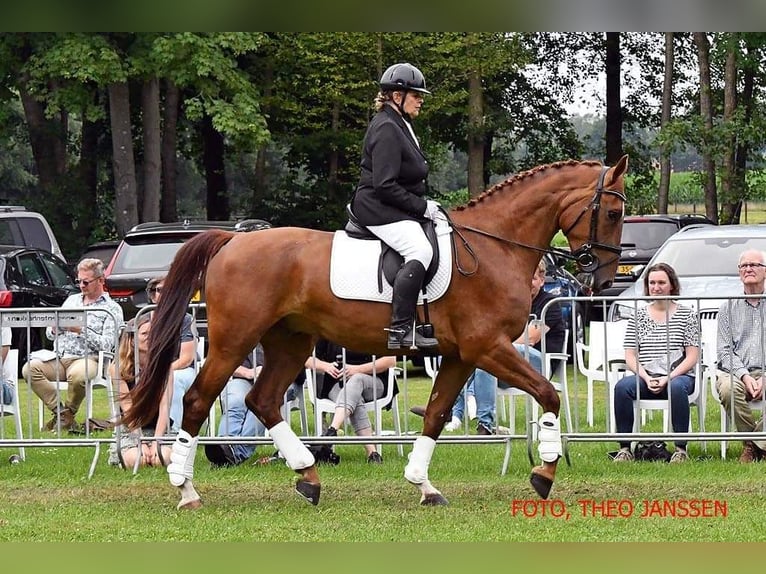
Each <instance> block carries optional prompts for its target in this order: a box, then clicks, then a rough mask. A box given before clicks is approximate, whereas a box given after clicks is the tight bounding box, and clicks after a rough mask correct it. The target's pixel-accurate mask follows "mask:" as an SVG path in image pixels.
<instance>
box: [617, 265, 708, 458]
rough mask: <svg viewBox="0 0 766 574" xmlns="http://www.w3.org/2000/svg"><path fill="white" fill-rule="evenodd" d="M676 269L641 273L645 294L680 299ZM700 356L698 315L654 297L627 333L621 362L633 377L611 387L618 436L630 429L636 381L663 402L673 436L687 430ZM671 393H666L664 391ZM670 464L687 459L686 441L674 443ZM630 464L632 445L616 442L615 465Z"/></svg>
mask: <svg viewBox="0 0 766 574" xmlns="http://www.w3.org/2000/svg"><path fill="white" fill-rule="evenodd" d="M680 293H681V285H680V283H679V281H678V276H677V275H676V272H675V270H674V269H673V268H672V267H671V266H670V265H668V264H667V263H658V264H656V265H652V266H651V267H650V268H649V269H648V270H647V273H646V274H645V275H644V295H650V296H658V297H659V296H670V295H680ZM698 358H699V326H698V322H697V313H696V311H694V310H693V309H691V308H690V307H686V306H684V305H680V304H678V303H676V302H675V301H673V300H669V299H658V300H655V301H652V302H651V303H650V304H649V305H647V306H646V307H643V308H641V309H637V311H636V314H635V315H634V316H633V317H631V318H630V319H629V321H628V326H627V330H626V331H625V362H626V364H627V366H628V368H629V369H630V370H631V371H633V373H635V374H633V375H629V376H626V377H623V378H622V379H620V380H619V381H618V382H617V385H616V386H615V388H614V416H615V422H616V425H617V432H618V433H630V432H632V431H633V422H634V416H635V414H634V406H633V401H635V400H636V383H638V388H639V396H640V397H641V398H642V399H667V398H668V392H670V420H671V422H672V425H673V432H677V433H685V432H689V395H690V394H692V392H693V391H694V367H695V365H696V364H697V359H698ZM668 389H669V391H668ZM675 446H676V450H675V452H674V453H673V455H672V457H671V458H670V462H672V463H680V462H685V461H687V460H688V459H689V455H688V454H687V452H686V441H683V440H678V441H676V442H675ZM630 460H633V453H631V451H630V441H624V442H621V443H620V450H619V451H618V452H617V454H616V455H615V457H614V461H615V462H624V461H630Z"/></svg>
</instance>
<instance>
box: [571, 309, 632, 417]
mask: <svg viewBox="0 0 766 574" xmlns="http://www.w3.org/2000/svg"><path fill="white" fill-rule="evenodd" d="M627 327H628V321H627V320H623V321H607V322H603V321H591V323H590V328H589V335H588V344H587V345H586V344H584V343H583V342H581V341H576V342H575V364H576V366H577V370H578V371H579V372H580V374H582V375H583V376H584V377H585V378H586V384H587V403H586V420H587V422H588V426H590V427H592V426H593V384H594V383H595V382H597V381H599V382H606V381H607V380H608V378H609V377H608V369H607V368H605V367H604V365H609V362H610V361H612V360H615V359H618V360H622V359H624V358H625V348H624V340H625V331H626V329H627ZM585 353H587V354H588V358H587V362H586V359H585ZM610 410H611V408H610Z"/></svg>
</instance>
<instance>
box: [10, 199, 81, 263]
mask: <svg viewBox="0 0 766 574" xmlns="http://www.w3.org/2000/svg"><path fill="white" fill-rule="evenodd" d="M0 244H2V245H26V246H27V247H37V248H38V249H44V250H45V251H49V252H50V253H53V254H54V255H56V256H57V257H59V258H60V259H61V260H63V261H66V258H65V257H64V254H63V253H61V248H60V247H59V243H58V241H57V240H56V236H55V235H54V234H53V230H52V229H51V226H50V225H48V221H47V220H46V219H45V217H44V216H43V215H42V214H40V213H37V212H35V211H27V208H26V207H24V206H22V205H0Z"/></svg>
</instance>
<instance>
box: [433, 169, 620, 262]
mask: <svg viewBox="0 0 766 574" xmlns="http://www.w3.org/2000/svg"><path fill="white" fill-rule="evenodd" d="M608 171H609V168H608V167H606V166H605V167H602V168H601V173H600V174H599V177H598V183H597V184H596V191H595V192H594V193H593V197H592V198H591V200H590V202H589V203H588V205H586V206H585V207H583V209H582V211H581V212H580V213H579V214H578V215H577V218H576V219H575V220H574V222H573V223H572V225H570V226H569V227H567V228H566V230H564V235H568V234H569V232H570V231H572V229H574V227H575V226H576V225H577V224H578V223H579V222H580V220H581V219H582V218H583V216H584V215H585V214H586V213H587V212H588V211H590V212H591V214H590V234H589V236H588V241H586V242H585V243H583V244H582V245H581V246H580V247H578V248H577V249H576V250H575V251H574V252H569V251H566V250H564V249H560V248H558V247H548V248H546V249H542V248H540V247H537V246H535V245H527V244H526V243H520V242H518V241H513V240H511V239H506V238H504V237H500V236H498V235H494V234H492V233H488V232H487V231H483V230H481V229H476V228H475V227H470V226H467V225H457V224H455V223H454V222H453V221H451V220H450V224H451V225H452V228H453V229H454V230H455V233H456V234H457V235H458V236H459V237H460V239H461V240H462V242H463V246H464V247H465V249H466V250H467V251H468V253H469V254H471V256H472V258H473V259H474V261H476V268H475V269H474V270H473V271H471V272H470V273H469V272H466V271H465V270H464V269H463V268H462V267H461V265H460V263H459V261H458V260H457V247H456V246H455V244H454V243H453V250H454V252H455V253H454V255H455V261H456V264H457V268H458V271H460V273H461V274H462V275H473V274H474V273H475V272H476V269H478V258H477V257H476V254H475V253H474V252H473V249H471V246H470V245H469V244H468V242H467V241H466V239H465V237H463V235H462V234H461V233H460V231H459V229H465V230H467V231H473V232H474V233H478V234H479V235H484V236H486V237H491V238H493V239H496V240H498V241H502V242H503V243H510V244H512V245H518V246H519V247H525V248H527V249H532V250H534V251H539V252H540V253H553V254H556V255H559V256H561V257H565V258H566V259H572V260H574V261H576V262H577V265H578V266H579V267H580V269H581V270H582V271H583V272H584V273H593V272H595V271H597V270H598V269H601V268H602V267H605V266H606V265H609V264H610V263H613V262H614V261H615V260H617V259H619V258H620V253H622V249H621V247H620V246H619V245H609V244H607V243H601V242H600V241H599V240H598V214H599V211H600V210H601V196H602V195H603V194H605V193H606V194H609V195H613V196H615V197H618V198H619V199H620V200H621V201H622V202H623V203H625V201H626V198H625V194H624V193H622V192H620V191H617V190H616V189H604V178H605V177H606V173H607V172H608ZM444 213H445V215H446V212H444ZM594 249H603V250H605V251H609V252H610V253H614V254H615V256H614V257H613V258H612V259H610V260H609V261H607V262H605V263H601V262H600V261H599V258H598V255H597V254H596V253H594V252H593V250H594Z"/></svg>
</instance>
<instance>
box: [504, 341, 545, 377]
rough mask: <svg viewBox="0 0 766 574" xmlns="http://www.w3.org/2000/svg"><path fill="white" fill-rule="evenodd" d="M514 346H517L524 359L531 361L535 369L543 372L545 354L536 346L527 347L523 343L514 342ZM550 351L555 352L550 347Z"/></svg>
mask: <svg viewBox="0 0 766 574" xmlns="http://www.w3.org/2000/svg"><path fill="white" fill-rule="evenodd" d="M513 346H514V347H515V348H516V350H517V351H518V352H519V355H521V357H522V358H523V359H527V360H528V361H529V364H530V365H532V368H533V369H534V370H535V371H537V372H538V373H540V374H542V373H543V356H542V354H540V351H538V350H537V349H535V348H534V347H527V346H526V345H523V344H521V343H514V344H513ZM549 351H550V352H553V350H552V349H549ZM527 355H529V356H527Z"/></svg>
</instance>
